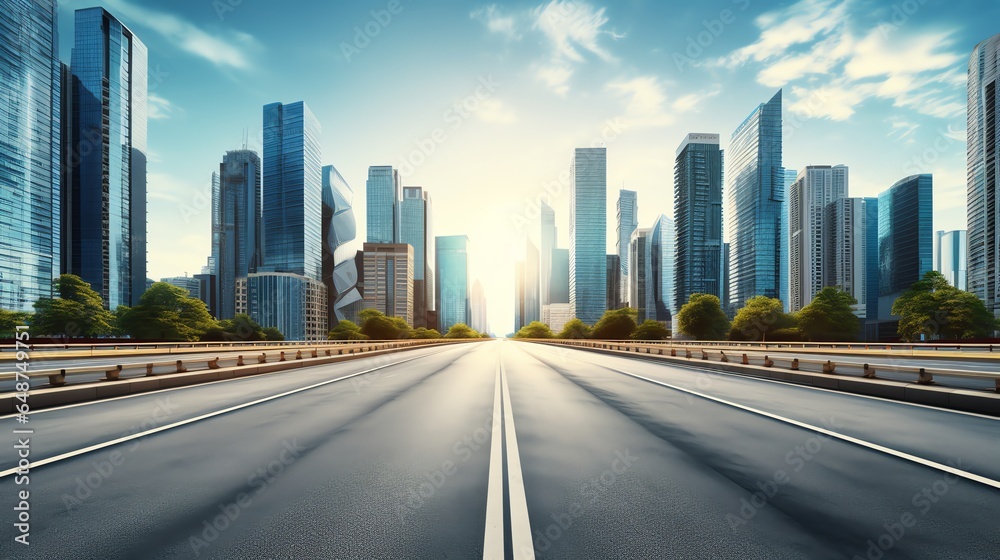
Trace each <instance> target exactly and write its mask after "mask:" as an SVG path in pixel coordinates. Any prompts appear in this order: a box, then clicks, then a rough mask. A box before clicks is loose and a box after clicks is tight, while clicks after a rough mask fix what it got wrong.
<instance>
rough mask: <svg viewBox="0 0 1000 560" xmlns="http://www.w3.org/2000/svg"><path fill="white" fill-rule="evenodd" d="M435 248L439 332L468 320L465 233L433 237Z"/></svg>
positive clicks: (467, 238) (467, 268) (467, 246)
mask: <svg viewBox="0 0 1000 560" xmlns="http://www.w3.org/2000/svg"><path fill="white" fill-rule="evenodd" d="M435 247H436V249H437V282H436V287H437V298H436V299H437V305H438V309H437V311H438V324H439V325H440V326H441V328H440V329H438V330H440V331H441V334H445V333H447V332H448V329H450V328H451V327H452V326H454V325H456V324H458V323H465V324H466V325H468V324H469V321H470V319H471V318H470V314H471V313H470V309H469V237H468V236H466V235H448V236H444V237H437V238H436V239H435Z"/></svg>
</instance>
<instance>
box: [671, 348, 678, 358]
mask: <svg viewBox="0 0 1000 560" xmlns="http://www.w3.org/2000/svg"><path fill="white" fill-rule="evenodd" d="M670 355H671V356H674V357H675V358H676V357H677V349H676V348H671V349H670Z"/></svg>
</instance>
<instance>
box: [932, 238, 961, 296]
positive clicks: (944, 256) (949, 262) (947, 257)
mask: <svg viewBox="0 0 1000 560" xmlns="http://www.w3.org/2000/svg"><path fill="white" fill-rule="evenodd" d="M968 246H969V236H968V234H967V233H966V231H965V230H964V229H958V230H954V231H939V232H937V234H935V236H934V270H936V271H938V272H940V273H941V274H942V275H944V277H945V278H947V279H948V283H949V284H951V285H952V286H955V287H956V288H958V289H959V290H965V289H966V288H968V270H967V269H966V266H967V263H968V261H969V251H968Z"/></svg>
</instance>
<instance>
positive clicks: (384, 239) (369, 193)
mask: <svg viewBox="0 0 1000 560" xmlns="http://www.w3.org/2000/svg"><path fill="white" fill-rule="evenodd" d="M401 189H402V187H401V183H400V180H399V171H397V170H395V169H393V168H392V166H391V165H376V166H372V167H369V168H368V182H367V183H365V201H366V203H367V210H366V212H367V216H368V221H367V228H368V235H367V237H366V238H365V241H367V242H368V243H399V242H400V233H401V232H400V227H399V225H400V224H399V219H400V216H399V201H400V197H401V196H402V192H401Z"/></svg>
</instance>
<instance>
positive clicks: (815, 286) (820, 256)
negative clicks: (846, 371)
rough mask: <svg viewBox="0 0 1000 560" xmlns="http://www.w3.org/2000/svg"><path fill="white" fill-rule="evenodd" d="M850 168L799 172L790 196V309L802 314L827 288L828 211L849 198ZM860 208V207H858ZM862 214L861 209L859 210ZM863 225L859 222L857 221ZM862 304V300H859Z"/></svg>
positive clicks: (816, 167)
mask: <svg viewBox="0 0 1000 560" xmlns="http://www.w3.org/2000/svg"><path fill="white" fill-rule="evenodd" d="M847 193H848V182H847V166H844V165H834V166H829V165H810V166H807V167H806V168H805V169H803V170H802V171H800V172H799V175H798V177H797V178H796V180H795V183H794V184H792V188H791V191H790V192H789V194H788V204H789V206H788V241H789V255H790V256H789V271H788V274H789V280H790V292H789V294H788V297H789V301H788V302H787V303H788V307H789V308H790V310H791V311H793V312H795V311H799V310H801V309H802V308H803V307H805V306H807V305H809V303H810V302H811V301H812V299H813V298H814V297H816V294H817V293H819V291H820V290H821V289H822V288H823V286H824V280H823V263H824V262H827V261H829V260H831V258H832V256H828V255H827V254H826V251H828V250H832V249H833V248H832V247H831V246H830V245H829V244H828V243H827V241H828V239H829V237H828V236H824V234H823V228H824V223H825V224H826V225H827V226H829V225H831V224H830V223H829V222H826V221H825V220H824V217H825V216H826V208H827V206H828V205H829V204H830V203H833V202H836V201H838V200H841V199H843V198H846V197H847ZM859 204H860V203H859ZM859 210H860V208H859ZM858 221H860V220H858ZM859 301H860V300H859Z"/></svg>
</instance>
